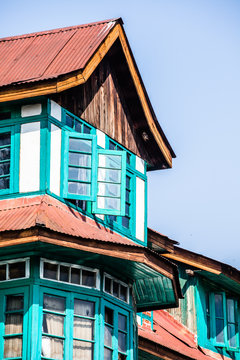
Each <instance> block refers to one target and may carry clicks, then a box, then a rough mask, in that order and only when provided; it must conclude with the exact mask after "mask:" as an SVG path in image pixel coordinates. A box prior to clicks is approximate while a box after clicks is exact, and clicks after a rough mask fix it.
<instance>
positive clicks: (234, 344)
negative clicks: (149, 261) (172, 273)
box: [138, 230, 240, 360]
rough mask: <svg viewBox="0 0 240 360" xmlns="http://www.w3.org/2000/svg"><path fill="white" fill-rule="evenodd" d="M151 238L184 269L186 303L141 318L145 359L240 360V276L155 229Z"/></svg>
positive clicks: (155, 246) (141, 353)
mask: <svg viewBox="0 0 240 360" xmlns="http://www.w3.org/2000/svg"><path fill="white" fill-rule="evenodd" d="M156 235H157V236H156ZM148 236H149V246H151V247H152V248H153V249H154V250H155V251H156V252H158V253H161V254H163V256H165V257H167V258H168V259H170V260H171V261H174V263H175V264H176V265H177V266H178V269H179V277H180V283H181V289H182V293H183V296H184V298H183V299H180V301H179V307H177V308H172V309H168V310H166V311H165V310H161V311H153V312H148V313H147V314H146V313H145V314H144V315H141V314H140V317H139V343H138V346H139V359H141V360H145V359H146V360H150V359H151V360H156V359H167V360H175V359H179V360H180V359H188V360H190V359H192V360H198V359H199V360H201V359H202V360H204V359H205V360H207V359H208V360H210V359H216V360H227V359H235V360H238V359H240V343H239V320H240V317H239V315H240V312H239V306H240V304H239V300H240V271H239V270H237V269H235V268H233V267H231V266H229V265H227V264H224V263H221V262H219V261H216V260H213V259H210V258H208V257H206V256H203V255H199V254H196V253H194V252H191V251H188V250H185V249H182V248H180V247H179V246H178V245H179V244H178V243H177V242H176V241H172V240H170V239H168V238H167V237H166V236H163V235H160V234H157V233H156V232H155V231H153V230H149V235H148Z"/></svg>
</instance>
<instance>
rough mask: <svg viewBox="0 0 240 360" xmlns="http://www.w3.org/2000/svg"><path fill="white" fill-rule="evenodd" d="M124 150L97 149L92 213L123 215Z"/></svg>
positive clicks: (124, 188)
mask: <svg viewBox="0 0 240 360" xmlns="http://www.w3.org/2000/svg"><path fill="white" fill-rule="evenodd" d="M125 198H126V152H125V151H117V150H98V171H97V199H96V201H95V202H94V203H93V213H95V214H108V215H121V216H124V215H125Z"/></svg>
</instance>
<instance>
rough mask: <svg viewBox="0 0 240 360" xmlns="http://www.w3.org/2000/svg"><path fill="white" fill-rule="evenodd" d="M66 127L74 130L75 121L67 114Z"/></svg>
mask: <svg viewBox="0 0 240 360" xmlns="http://www.w3.org/2000/svg"><path fill="white" fill-rule="evenodd" d="M66 125H67V126H69V127H70V128H72V129H73V126H74V119H73V117H72V116H70V115H68V114H66Z"/></svg>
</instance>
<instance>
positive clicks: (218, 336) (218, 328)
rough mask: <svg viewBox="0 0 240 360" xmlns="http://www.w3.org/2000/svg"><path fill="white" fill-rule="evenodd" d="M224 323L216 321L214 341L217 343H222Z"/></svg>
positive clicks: (219, 320)
mask: <svg viewBox="0 0 240 360" xmlns="http://www.w3.org/2000/svg"><path fill="white" fill-rule="evenodd" d="M223 328H224V322H223V320H222V319H216V340H217V342H219V343H223V342H224V334H223Z"/></svg>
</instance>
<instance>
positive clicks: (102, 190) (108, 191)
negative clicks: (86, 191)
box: [98, 183, 121, 197]
mask: <svg viewBox="0 0 240 360" xmlns="http://www.w3.org/2000/svg"><path fill="white" fill-rule="evenodd" d="M120 193H121V185H120V184H106V183H99V184H98V195H105V196H117V197H120Z"/></svg>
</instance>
